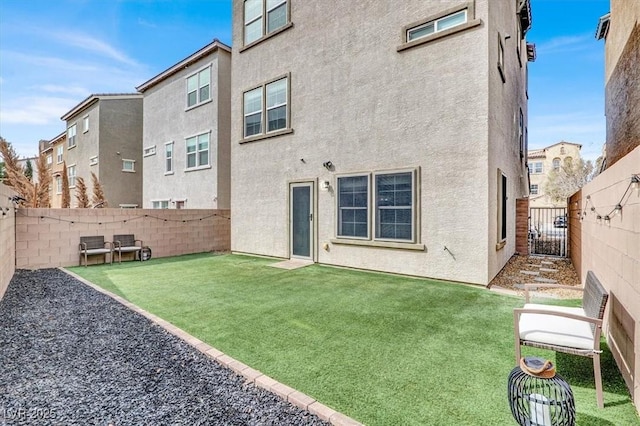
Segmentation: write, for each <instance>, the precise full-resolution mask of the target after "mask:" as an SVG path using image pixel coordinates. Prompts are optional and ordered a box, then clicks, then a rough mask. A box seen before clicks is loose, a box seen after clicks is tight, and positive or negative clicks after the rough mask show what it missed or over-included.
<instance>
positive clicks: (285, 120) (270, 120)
mask: <svg viewBox="0 0 640 426" xmlns="http://www.w3.org/2000/svg"><path fill="white" fill-rule="evenodd" d="M288 103H289V78H288V77H285V78H281V79H279V80H276V81H274V82H271V83H267V84H265V85H263V86H260V87H257V88H255V89H253V90H249V91H247V92H245V93H244V137H245V138H248V137H250V136H256V135H261V134H268V133H271V132H275V131H278V130H285V129H287V128H289V110H288V107H287V106H288Z"/></svg>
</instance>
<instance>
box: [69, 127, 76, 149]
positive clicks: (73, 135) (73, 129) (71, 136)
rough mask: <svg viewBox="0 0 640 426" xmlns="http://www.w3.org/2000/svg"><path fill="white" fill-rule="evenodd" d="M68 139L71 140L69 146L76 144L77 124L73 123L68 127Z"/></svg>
mask: <svg viewBox="0 0 640 426" xmlns="http://www.w3.org/2000/svg"><path fill="white" fill-rule="evenodd" d="M67 140H68V141H69V148H73V147H74V146H76V125H75V124H74V125H72V126H70V127H69V128H68V129H67Z"/></svg>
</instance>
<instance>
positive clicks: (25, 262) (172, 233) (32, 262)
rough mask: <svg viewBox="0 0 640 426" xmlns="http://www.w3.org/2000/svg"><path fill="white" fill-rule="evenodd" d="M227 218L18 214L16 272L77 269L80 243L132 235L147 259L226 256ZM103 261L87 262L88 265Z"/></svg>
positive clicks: (225, 213)
mask: <svg viewBox="0 0 640 426" xmlns="http://www.w3.org/2000/svg"><path fill="white" fill-rule="evenodd" d="M229 217H230V211H229V210H208V209H202V210H200V209H198V210H152V209H131V210H129V209H113V208H111V209H19V210H18V212H17V213H16V219H15V220H16V241H15V246H16V250H15V253H16V254H15V256H16V257H15V258H16V267H17V268H19V269H41V268H52V267H58V266H74V265H78V263H79V250H78V244H79V242H80V237H81V236H94V235H103V236H104V238H105V240H106V241H112V240H113V236H114V235H116V234H134V235H135V237H136V239H140V240H142V241H143V242H144V245H145V246H149V247H150V248H151V250H152V253H153V257H167V256H176V255H181V254H188V253H201V252H207V251H226V250H229V249H230V246H231V234H230V229H231V228H230V224H229V222H230V220H229ZM132 256H133V255H132V254H128V256H127V258H128V259H131V257H132ZM124 259H125V255H123V260H124ZM103 260H104V259H103V257H102V256H92V257H90V258H89V263H102V262H103Z"/></svg>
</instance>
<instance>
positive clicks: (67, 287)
mask: <svg viewBox="0 0 640 426" xmlns="http://www.w3.org/2000/svg"><path fill="white" fill-rule="evenodd" d="M5 424H6V425H27V424H37V425H45V424H52V425H113V426H120V425H327V423H326V422H323V421H321V420H320V419H319V418H318V417H316V416H314V415H311V414H309V413H308V412H306V411H303V410H300V409H298V408H297V407H294V406H293V405H291V404H289V403H287V402H285V401H283V400H282V399H280V398H278V397H277V396H275V395H273V394H272V393H270V392H267V391H264V390H262V389H259V388H257V387H255V386H254V385H253V384H249V383H246V382H245V379H244V378H243V377H241V376H239V375H237V374H235V373H233V372H232V371H230V370H228V369H226V368H224V367H222V366H220V365H219V364H218V363H217V362H215V361H214V360H211V359H209V358H208V357H206V356H205V355H204V354H202V353H200V352H198V351H197V350H195V349H194V348H192V347H191V346H189V345H188V344H186V343H185V342H183V341H182V340H180V339H178V338H177V337H175V336H173V335H171V334H170V333H168V332H166V331H165V330H164V329H162V328H161V327H159V326H157V325H156V324H153V323H152V322H150V321H149V320H148V319H146V318H145V317H143V316H141V315H139V314H137V313H134V312H132V311H130V310H129V309H127V308H125V307H124V306H122V305H121V304H120V303H118V302H116V301H114V300H112V299H111V298H109V297H107V296H105V295H103V294H101V293H98V292H96V291H94V290H93V289H91V288H89V287H87V286H85V285H84V284H82V283H80V282H79V281H77V280H75V279H74V278H72V277H70V276H68V275H67V274H65V273H64V272H62V271H59V270H57V269H46V270H40V271H24V270H20V271H16V274H15V275H14V277H13V280H12V281H11V284H10V285H9V288H8V290H7V292H6V294H5V296H4V298H3V300H2V301H0V425H5Z"/></svg>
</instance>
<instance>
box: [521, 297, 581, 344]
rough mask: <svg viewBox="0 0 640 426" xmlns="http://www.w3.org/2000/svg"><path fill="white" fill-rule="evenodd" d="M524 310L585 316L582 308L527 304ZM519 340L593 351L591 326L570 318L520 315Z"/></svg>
mask: <svg viewBox="0 0 640 426" xmlns="http://www.w3.org/2000/svg"><path fill="white" fill-rule="evenodd" d="M524 308H525V309H543V310H546V311H552V312H565V313H570V314H575V315H582V316H586V315H585V312H584V310H583V309H582V308H568V307H564V306H553V305H538V304H535V303H527V304H526V305H524ZM519 330H520V339H522V340H530V341H534V342H540V343H544V344H549V345H554V346H565V347H570V348H577V349H593V332H592V331H591V324H589V323H588V322H585V321H579V320H575V319H571V318H563V317H558V316H554V315H544V314H526V313H525V314H522V315H521V316H520V329H519Z"/></svg>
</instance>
